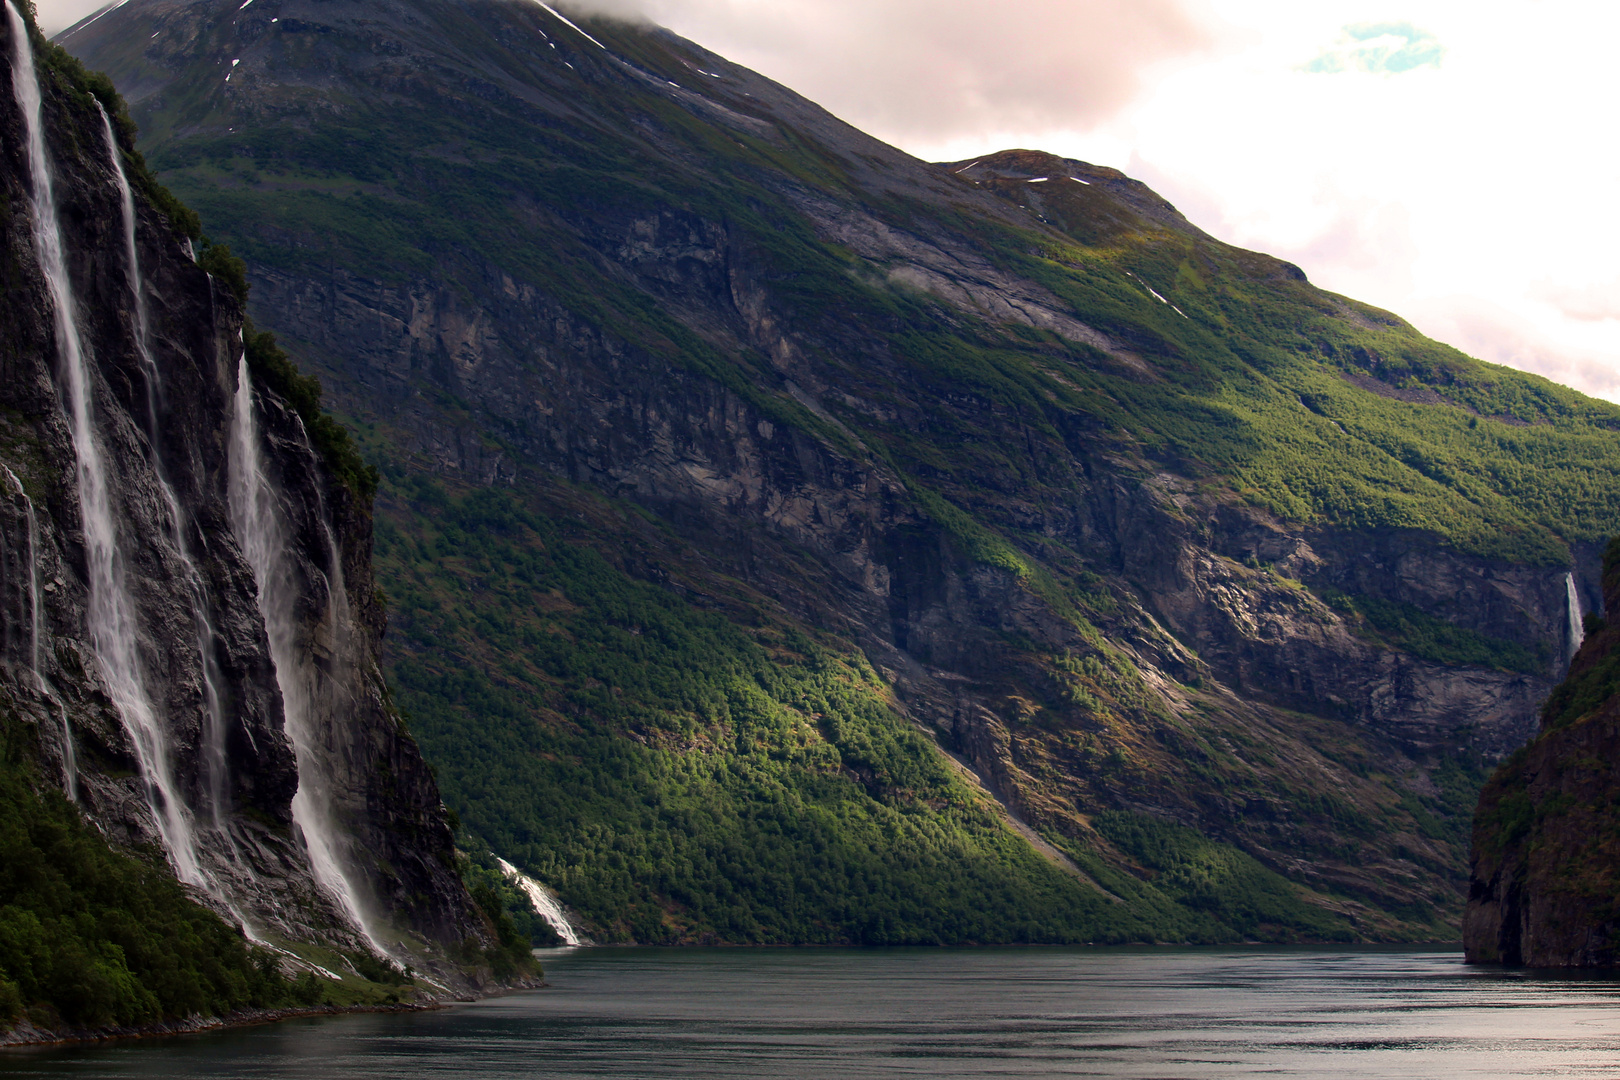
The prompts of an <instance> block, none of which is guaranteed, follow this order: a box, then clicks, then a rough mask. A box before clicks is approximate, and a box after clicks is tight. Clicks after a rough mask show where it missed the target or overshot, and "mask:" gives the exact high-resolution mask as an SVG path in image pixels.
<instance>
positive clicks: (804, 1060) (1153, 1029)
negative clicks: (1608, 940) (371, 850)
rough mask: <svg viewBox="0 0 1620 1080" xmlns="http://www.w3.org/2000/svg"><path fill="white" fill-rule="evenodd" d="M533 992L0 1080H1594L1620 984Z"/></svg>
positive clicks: (574, 962) (1021, 954) (1241, 977)
mask: <svg viewBox="0 0 1620 1080" xmlns="http://www.w3.org/2000/svg"><path fill="white" fill-rule="evenodd" d="M546 959H547V973H548V978H549V981H550V984H551V985H550V987H549V988H548V989H545V990H540V991H533V992H527V993H521V994H514V995H511V996H508V997H504V998H495V999H491V1000H486V1001H481V1002H478V1003H476V1004H472V1005H465V1006H459V1007H455V1008H450V1009H445V1010H441V1011H437V1012H426V1013H414V1014H406V1015H361V1016H348V1017H340V1018H336V1019H327V1020H309V1021H302V1020H300V1021H290V1022H287V1023H281V1024H274V1025H269V1026H264V1027H256V1028H247V1029H241V1030H236V1031H228V1032H221V1033H219V1034H215V1035H203V1036H193V1037H189V1038H179V1039H169V1040H162V1041H152V1042H137V1043H125V1044H120V1045H113V1046H105V1047H92V1048H79V1049H71V1050H56V1051H33V1052H20V1053H12V1054H9V1055H6V1056H4V1057H3V1058H0V1077H6V1078H10V1077H25V1076H37V1077H85V1076H96V1077H132V1078H135V1077H158V1076H161V1077H164V1078H166V1080H190V1078H193V1077H205V1076H206V1077H322V1078H327V1080H351V1078H355V1080H358V1078H366V1080H372V1078H376V1077H403V1076H409V1077H414V1078H427V1077H433V1078H446V1080H461V1078H466V1080H473V1078H477V1080H494V1078H500V1080H506V1078H516V1077H558V1078H582V1077H626V1078H628V1077H675V1076H685V1077H739V1078H740V1077H750V1078H767V1080H769V1078H807V1077H840V1078H860V1077H1057V1076H1081V1077H1085V1076H1095V1077H1188V1078H1209V1077H1247V1076H1267V1077H1395V1076H1400V1077H1446V1078H1456V1077H1476V1076H1477V1077H1487V1076H1488V1077H1503V1076H1561V1077H1571V1076H1574V1077H1580V1076H1597V1075H1600V1074H1601V1075H1609V1072H1610V1070H1611V1069H1612V1066H1613V1062H1614V1061H1615V1060H1616V1058H1615V1055H1616V1054H1617V1053H1620V981H1614V980H1608V979H1601V978H1589V979H1584V980H1568V979H1557V980H1554V979H1542V978H1539V977H1536V976H1534V975H1515V974H1513V973H1504V972H1502V971H1501V970H1500V969H1483V968H1473V967H1468V966H1466V965H1464V964H1463V963H1462V960H1461V957H1460V955H1459V954H1456V953H1452V952H1435V951H1419V950H1414V949H1393V948H1392V949H1365V948H1361V949H1349V948H1346V949H1323V948H1317V947H1299V948H1274V947H1266V948H1150V947H1143V948H1121V949H1079V948H1077V949H1067V948H1030V949H967V950H947V949H883V950H844V949H827V950H760V949H678V950H677V949H579V950H558V951H554V952H552V953H551V954H550V955H549V956H548V957H547V958H546Z"/></svg>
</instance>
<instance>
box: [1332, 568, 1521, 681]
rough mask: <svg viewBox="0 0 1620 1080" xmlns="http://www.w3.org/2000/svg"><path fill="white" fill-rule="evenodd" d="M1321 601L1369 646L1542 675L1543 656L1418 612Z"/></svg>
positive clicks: (1394, 604) (1381, 604) (1394, 605)
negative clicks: (1380, 643) (1350, 624)
mask: <svg viewBox="0 0 1620 1080" xmlns="http://www.w3.org/2000/svg"><path fill="white" fill-rule="evenodd" d="M1322 598H1323V599H1324V600H1326V601H1327V602H1328V604H1329V605H1331V606H1332V607H1334V608H1336V609H1337V610H1339V611H1340V612H1342V613H1344V614H1346V615H1349V616H1351V617H1352V622H1353V624H1354V625H1357V626H1359V628H1360V629H1362V631H1363V632H1365V633H1367V634H1368V636H1369V637H1372V638H1373V639H1374V640H1377V641H1383V642H1385V643H1387V644H1390V645H1393V646H1395V647H1396V648H1397V649H1404V650H1405V651H1406V652H1409V653H1411V654H1412V655H1413V656H1421V657H1422V658H1423V659H1425V660H1433V661H1434V662H1436V663H1439V664H1456V665H1478V666H1480V667H1494V668H1501V669H1502V670H1503V671H1522V672H1524V673H1526V674H1529V675H1539V674H1541V673H1542V672H1544V671H1546V670H1547V662H1548V659H1549V658H1548V657H1547V656H1546V654H1545V653H1540V654H1538V653H1534V652H1531V651H1530V650H1529V649H1527V648H1525V647H1524V646H1523V645H1520V644H1518V643H1517V642H1512V641H1502V640H1501V639H1499V638H1492V637H1487V636H1485V635H1484V634H1479V633H1476V632H1474V631H1472V630H1468V629H1464V628H1463V627H1460V626H1456V625H1454V624H1452V623H1449V622H1446V621H1445V620H1444V619H1438V618H1435V617H1434V616H1433V615H1430V614H1428V613H1427V612H1425V611H1423V610H1422V609H1420V608H1418V607H1415V606H1413V605H1412V604H1405V603H1401V602H1399V601H1395V600H1382V599H1379V598H1378V597H1375V596H1350V595H1347V594H1345V593H1341V592H1337V591H1334V590H1331V589H1327V590H1323V594H1322Z"/></svg>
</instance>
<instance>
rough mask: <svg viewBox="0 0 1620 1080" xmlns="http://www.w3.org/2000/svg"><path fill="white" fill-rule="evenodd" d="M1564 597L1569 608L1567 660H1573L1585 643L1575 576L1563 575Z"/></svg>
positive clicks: (1570, 574) (1579, 595)
mask: <svg viewBox="0 0 1620 1080" xmlns="http://www.w3.org/2000/svg"><path fill="white" fill-rule="evenodd" d="M1564 595H1565V596H1566V597H1567V598H1568V607H1569V658H1570V660H1572V661H1573V660H1574V659H1575V654H1576V653H1577V652H1579V651H1580V649H1581V644H1582V643H1583V642H1584V641H1586V627H1585V626H1583V625H1582V624H1581V594H1580V593H1579V592H1578V591H1577V590H1576V588H1575V575H1574V574H1573V573H1569V574H1565V575H1564Z"/></svg>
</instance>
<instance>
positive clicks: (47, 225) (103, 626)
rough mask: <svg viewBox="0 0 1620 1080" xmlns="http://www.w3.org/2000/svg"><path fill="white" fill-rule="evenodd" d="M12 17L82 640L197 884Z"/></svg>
mask: <svg viewBox="0 0 1620 1080" xmlns="http://www.w3.org/2000/svg"><path fill="white" fill-rule="evenodd" d="M5 7H6V14H7V17H8V18H9V20H10V24H11V40H12V48H13V63H12V69H11V75H12V88H13V91H14V92H15V94H16V97H17V104H18V107H19V108H20V110H21V112H22V115H23V121H24V124H25V126H26V141H27V147H26V152H27V154H28V167H29V178H30V180H31V181H32V186H33V191H32V197H31V200H30V202H31V210H32V212H33V213H32V216H33V233H34V246H35V248H36V250H37V251H38V253H39V265H40V271H41V273H43V275H44V277H45V281H46V285H47V288H48V290H49V293H50V301H51V307H52V309H53V310H52V314H53V316H54V321H55V330H56V353H57V369H58V370H57V377H58V379H59V380H60V381H61V383H62V384H63V386H62V387H61V389H62V390H63V391H64V392H65V396H66V402H65V403H64V404H65V411H66V413H67V420H68V426H69V429H70V430H71V432H72V441H73V450H74V456H75V458H76V469H75V472H76V477H75V479H76V480H77V482H78V489H79V512H80V516H81V517H82V519H83V525H84V546H85V564H86V568H87V570H88V572H89V579H90V580H89V586H90V604H89V608H90V610H89V630H90V641H91V645H92V647H93V648H94V650H95V654H96V659H97V661H98V662H99V664H100V667H101V671H102V676H103V678H105V680H106V683H107V689H108V691H109V692H110V694H111V695H112V699H113V704H114V706H115V707H116V708H117V710H118V714H119V719H120V720H121V721H122V722H123V725H124V729H125V731H126V732H127V733H128V734H129V738H130V742H131V744H132V745H133V746H134V749H135V755H136V758H137V760H138V763H139V765H140V770H141V778H142V781H143V782H144V784H145V787H146V801H147V805H148V807H149V808H150V809H151V811H152V817H153V820H154V823H155V824H156V825H157V830H158V834H159V836H160V837H161V839H162V841H163V846H164V848H165V849H166V850H167V852H168V855H169V858H170V859H171V860H172V861H173V863H174V868H175V873H176V874H177V875H178V876H179V878H180V879H181V880H182V881H185V882H188V883H191V884H202V883H203V878H202V874H201V871H200V869H199V867H198V864H197V853H196V847H195V842H194V839H193V836H192V829H191V821H190V819H189V817H188V815H187V811H186V808H185V805H184V803H183V802H182V801H181V799H180V793H179V789H178V788H177V787H176V785H175V782H174V777H173V774H172V772H171V769H170V762H169V751H168V738H167V733H166V732H165V731H164V730H163V727H162V725H161V723H160V722H159V718H158V716H157V713H156V710H155V709H154V708H153V707H152V700H151V696H150V695H149V694H148V693H147V689H146V680H145V674H144V672H143V671H142V666H141V661H140V657H139V655H138V654H137V642H138V640H139V629H140V628H139V623H138V621H137V619H136V617H135V610H134V608H135V605H134V601H133V599H132V598H131V596H130V595H129V591H128V588H127V586H126V572H127V568H126V566H125V560H124V556H123V553H122V552H121V551H120V549H119V544H118V530H117V525H116V522H115V518H114V514H113V506H112V493H111V491H110V489H109V486H108V479H107V469H106V462H105V461H104V459H103V457H102V450H101V446H100V443H99V442H98V440H97V434H96V431H95V426H94V420H93V417H92V415H91V410H92V405H91V396H92V393H93V387H92V383H91V373H90V367H89V365H88V364H87V363H86V362H85V358H84V350H83V345H82V342H81V341H80V339H79V331H78V326H77V325H76V323H75V319H74V303H73V287H72V284H71V282H70V281H69V278H68V272H67V262H66V259H65V258H64V255H63V251H62V230H61V225H60V223H59V221H58V220H57V216H56V200H55V194H54V192H53V185H52V177H51V168H50V162H49V160H48V158H47V156H46V152H45V132H44V124H43V119H42V116H41V108H40V93H39V83H38V81H37V77H36V75H35V72H34V50H33V43H32V42H31V41H30V40H29V37H28V27H27V24H26V23H25V22H24V21H23V17H22V15H21V14H20V13H19V12H18V11H17V9H16V8H15V7H13V6H12V4H10V3H7V4H6V5H5Z"/></svg>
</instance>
